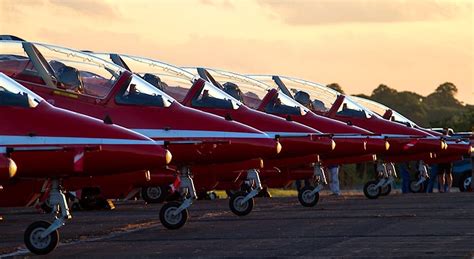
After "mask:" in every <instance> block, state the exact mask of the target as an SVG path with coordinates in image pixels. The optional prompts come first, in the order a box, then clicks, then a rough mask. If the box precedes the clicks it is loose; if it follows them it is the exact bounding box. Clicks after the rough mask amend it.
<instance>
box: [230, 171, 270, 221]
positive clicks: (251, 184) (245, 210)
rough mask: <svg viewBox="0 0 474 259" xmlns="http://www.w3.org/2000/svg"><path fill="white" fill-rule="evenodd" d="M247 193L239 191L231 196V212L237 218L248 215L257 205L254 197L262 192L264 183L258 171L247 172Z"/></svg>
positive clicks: (245, 184)
mask: <svg viewBox="0 0 474 259" xmlns="http://www.w3.org/2000/svg"><path fill="white" fill-rule="evenodd" d="M242 189H246V190H247V191H238V192H236V193H234V194H232V195H231V196H230V199H229V207H230V210H231V211H232V212H233V213H234V214H235V215H237V216H245V215H248V214H249V213H250V212H251V211H252V209H253V206H254V204H255V201H254V197H255V196H257V195H258V193H259V192H260V191H261V190H262V182H261V181H260V176H259V173H258V170H257V169H250V170H248V171H247V180H246V181H245V183H244V188H242Z"/></svg>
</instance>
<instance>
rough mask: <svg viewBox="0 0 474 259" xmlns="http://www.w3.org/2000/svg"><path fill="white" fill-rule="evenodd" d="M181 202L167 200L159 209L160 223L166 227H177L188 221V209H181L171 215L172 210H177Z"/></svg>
mask: <svg viewBox="0 0 474 259" xmlns="http://www.w3.org/2000/svg"><path fill="white" fill-rule="evenodd" d="M179 206H181V204H180V203H179V202H175V201H173V202H168V203H166V204H165V205H163V207H161V210H160V221H161V224H163V226H164V227H165V228H167V229H178V228H181V227H182V226H184V224H186V221H188V217H189V212H188V209H184V210H182V211H181V212H180V213H179V214H177V215H173V212H175V211H176V210H178V208H179Z"/></svg>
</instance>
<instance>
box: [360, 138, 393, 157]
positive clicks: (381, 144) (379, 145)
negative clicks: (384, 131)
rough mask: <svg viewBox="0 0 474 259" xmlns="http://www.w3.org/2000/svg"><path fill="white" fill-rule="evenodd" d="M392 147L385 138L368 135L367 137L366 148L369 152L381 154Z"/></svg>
mask: <svg viewBox="0 0 474 259" xmlns="http://www.w3.org/2000/svg"><path fill="white" fill-rule="evenodd" d="M389 149H390V143H389V142H388V141H387V140H386V139H383V138H380V137H377V138H372V137H367V139H366V150H367V152H369V153H374V154H379V153H383V152H385V151H388V150H389Z"/></svg>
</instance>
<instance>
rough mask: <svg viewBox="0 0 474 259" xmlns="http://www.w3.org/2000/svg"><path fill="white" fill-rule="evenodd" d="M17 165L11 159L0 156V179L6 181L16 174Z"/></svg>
mask: <svg viewBox="0 0 474 259" xmlns="http://www.w3.org/2000/svg"><path fill="white" fill-rule="evenodd" d="M16 171H17V167H16V164H15V162H14V161H13V160H11V159H10V158H6V157H3V156H2V157H1V158H0V181H7V180H9V179H10V178H12V177H14V176H15V175H16Z"/></svg>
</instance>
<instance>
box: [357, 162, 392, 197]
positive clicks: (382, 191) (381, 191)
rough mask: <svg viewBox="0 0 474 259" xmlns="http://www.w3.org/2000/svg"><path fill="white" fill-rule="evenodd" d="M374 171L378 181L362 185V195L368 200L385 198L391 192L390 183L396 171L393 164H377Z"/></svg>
mask: <svg viewBox="0 0 474 259" xmlns="http://www.w3.org/2000/svg"><path fill="white" fill-rule="evenodd" d="M376 170H377V173H378V179H377V180H373V181H369V182H367V183H366V184H365V185H364V195H365V197H367V198H368V199H377V198H378V197H379V196H386V195H388V194H390V192H391V191H392V183H393V182H394V181H395V178H396V177H397V171H396V170H395V165H394V164H393V163H382V162H380V161H379V162H377V166H376Z"/></svg>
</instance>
